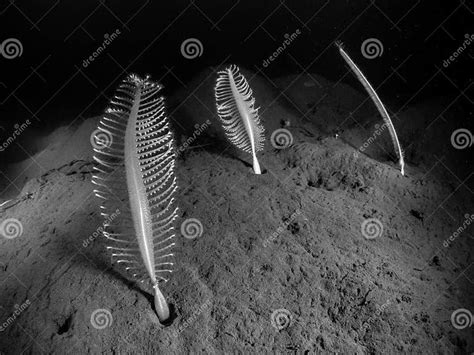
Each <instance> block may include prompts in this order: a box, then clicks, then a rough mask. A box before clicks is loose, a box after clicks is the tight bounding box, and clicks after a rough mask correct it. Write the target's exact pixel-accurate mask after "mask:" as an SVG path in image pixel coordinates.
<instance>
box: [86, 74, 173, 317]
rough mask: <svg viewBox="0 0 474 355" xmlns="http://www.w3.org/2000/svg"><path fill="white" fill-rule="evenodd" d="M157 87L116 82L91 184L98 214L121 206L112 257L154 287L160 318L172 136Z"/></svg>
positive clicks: (168, 263) (109, 228)
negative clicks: (106, 140) (107, 137)
mask: <svg viewBox="0 0 474 355" xmlns="http://www.w3.org/2000/svg"><path fill="white" fill-rule="evenodd" d="M160 89H161V85H159V84H158V83H155V82H152V81H151V80H149V77H146V78H144V79H141V78H140V77H138V76H137V75H134V74H132V75H129V76H128V77H127V78H126V79H125V80H123V82H122V83H121V84H120V86H119V88H118V89H117V93H116V95H115V97H114V98H113V99H112V100H111V102H110V108H108V109H107V110H106V114H105V115H104V116H103V117H102V119H101V120H100V123H99V127H98V129H99V130H102V131H104V132H108V133H109V134H110V136H111V138H112V139H111V142H110V144H108V145H107V146H105V147H103V148H102V149H98V148H95V149H94V151H95V153H96V154H95V156H94V160H95V161H96V166H95V171H96V173H95V174H94V176H93V182H94V183H95V184H97V185H99V189H97V190H95V193H96V195H97V197H99V198H100V199H101V200H102V204H101V209H102V215H103V216H104V217H106V218H107V217H108V216H109V215H110V214H111V212H112V211H115V210H116V209H117V208H118V209H120V212H121V213H120V218H115V219H113V220H108V222H107V224H106V231H105V232H104V235H105V236H106V237H107V238H108V239H109V240H110V241H111V243H112V245H110V246H109V247H107V248H108V249H109V250H110V251H111V252H112V256H113V258H114V259H115V260H116V261H117V263H119V264H123V265H125V269H126V270H127V271H129V272H130V273H131V274H132V275H133V276H134V277H136V278H137V279H138V280H140V281H145V280H147V281H149V282H150V283H151V284H152V285H153V288H154V296H155V308H156V312H157V315H158V317H159V319H160V321H165V320H166V319H167V318H168V317H169V307H168V304H167V302H166V300H165V297H164V296H163V293H162V292H161V289H160V287H159V285H160V281H167V280H168V277H169V275H170V273H171V272H172V267H173V253H172V248H173V246H174V245H175V243H174V239H175V234H174V222H175V220H176V218H177V210H178V208H177V207H176V201H175V198H174V195H175V193H176V190H177V188H178V186H177V183H176V177H175V172H174V170H175V161H176V155H175V151H174V147H173V145H174V138H173V134H172V132H171V130H170V126H169V120H168V118H167V116H166V115H165V107H164V98H163V97H161V96H159V95H158V93H159V91H160Z"/></svg>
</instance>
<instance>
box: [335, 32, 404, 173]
mask: <svg viewBox="0 0 474 355" xmlns="http://www.w3.org/2000/svg"><path fill="white" fill-rule="evenodd" d="M336 46H337V48H338V49H339V53H340V54H341V56H342V58H344V60H345V61H346V63H347V64H348V65H349V67H350V68H351V69H352V71H353V72H354V73H355V75H356V77H357V79H358V80H359V82H360V83H361V84H362V85H363V86H364V88H365V90H366V91H367V92H368V93H369V96H370V98H371V99H372V101H373V102H374V104H375V106H376V107H377V110H378V111H379V112H380V115H381V116H382V118H383V120H384V122H385V124H386V125H387V127H388V131H389V132H390V136H391V137H392V143H393V146H394V148H395V153H396V154H397V158H398V163H399V165H400V171H401V173H402V175H405V161H404V160H403V152H402V148H401V147H400V142H399V141H398V136H397V132H396V131H395V127H394V126H393V124H392V121H391V120H390V116H389V114H388V112H387V110H386V109H385V106H384V105H383V103H382V101H381V100H380V98H379V96H378V95H377V93H376V92H375V90H374V88H373V87H372V85H370V83H369V81H368V80H367V79H366V77H365V76H364V74H362V71H361V70H360V69H359V68H358V67H357V65H355V63H354V62H353V61H352V59H351V58H350V57H349V55H348V54H347V53H346V52H345V51H344V48H343V44H342V42H340V41H337V42H336Z"/></svg>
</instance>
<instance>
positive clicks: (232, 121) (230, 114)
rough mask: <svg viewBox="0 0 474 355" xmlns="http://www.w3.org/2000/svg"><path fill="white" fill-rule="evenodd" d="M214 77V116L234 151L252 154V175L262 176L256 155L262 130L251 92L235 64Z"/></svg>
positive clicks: (263, 130)
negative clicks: (216, 115)
mask: <svg viewBox="0 0 474 355" xmlns="http://www.w3.org/2000/svg"><path fill="white" fill-rule="evenodd" d="M217 74H218V75H219V76H218V78H217V82H216V87H215V97H216V105H217V114H218V115H219V117H220V119H221V121H222V125H223V127H224V130H225V133H226V136H227V138H228V139H229V140H230V142H231V143H233V144H234V145H235V146H236V147H237V148H239V149H242V150H243V151H244V152H247V153H250V154H252V158H253V171H254V172H255V174H261V173H262V172H261V169H260V164H259V163H258V160H257V154H256V153H257V152H258V151H260V150H263V143H264V142H265V134H264V133H265V128H264V127H263V125H261V124H260V117H259V115H258V108H254V104H255V98H254V97H253V96H252V94H253V92H252V89H251V88H250V86H249V84H248V83H247V80H246V79H245V78H244V76H243V75H242V74H240V71H239V68H238V67H237V66H236V65H231V66H230V67H229V68H226V69H225V70H222V71H220V72H218V73H217Z"/></svg>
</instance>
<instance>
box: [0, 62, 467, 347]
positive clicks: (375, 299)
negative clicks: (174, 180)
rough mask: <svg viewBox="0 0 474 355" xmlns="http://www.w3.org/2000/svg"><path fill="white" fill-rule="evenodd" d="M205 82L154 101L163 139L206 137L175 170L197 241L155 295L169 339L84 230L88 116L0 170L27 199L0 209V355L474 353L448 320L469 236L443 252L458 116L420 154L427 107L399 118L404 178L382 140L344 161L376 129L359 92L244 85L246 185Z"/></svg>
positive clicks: (101, 245)
mask: <svg viewBox="0 0 474 355" xmlns="http://www.w3.org/2000/svg"><path fill="white" fill-rule="evenodd" d="M246 73H248V72H246ZM211 74H212V71H211V70H209V71H205V72H203V73H201V74H200V75H199V76H198V77H196V79H195V81H194V82H193V83H191V84H190V85H188V90H189V91H183V92H178V93H176V94H175V95H173V96H172V97H169V98H168V100H169V106H170V107H169V111H173V115H172V120H173V121H174V123H175V125H176V130H177V136H178V140H179V138H182V140H184V141H185V140H186V137H188V136H189V135H190V132H188V131H186V127H191V128H190V130H191V131H192V130H193V129H194V125H195V124H202V123H204V122H206V121H207V120H209V121H210V122H211V124H210V125H209V127H207V128H206V130H205V131H203V132H202V134H201V135H200V136H199V137H198V139H197V140H196V141H194V142H193V146H200V148H196V149H188V150H186V151H185V152H183V153H182V154H180V156H179V160H178V165H177V174H178V181H179V185H180V190H179V196H178V199H179V204H180V207H181V208H180V212H179V213H180V220H179V223H181V222H182V221H184V220H186V219H189V218H196V219H198V220H199V221H200V222H201V224H202V226H203V231H202V234H201V235H200V236H199V237H197V238H195V239H187V238H184V237H181V236H180V238H179V242H178V247H177V248H176V250H177V269H176V271H175V272H174V274H173V277H172V278H171V280H170V281H169V282H168V283H167V284H166V285H165V286H164V288H163V291H164V293H165V294H166V296H167V297H168V300H169V302H170V303H171V305H172V312H173V316H172V321H171V322H170V324H167V325H165V326H163V325H161V324H160V323H159V321H158V319H157V317H156V314H155V312H154V310H153V308H152V303H153V301H152V296H151V293H150V292H151V290H150V289H148V288H147V287H145V286H142V285H137V284H135V283H134V282H133V281H131V280H129V279H128V278H127V277H125V276H124V274H123V273H122V271H121V269H120V268H118V267H117V266H115V265H112V263H111V262H110V258H109V256H108V254H107V253H106V251H105V247H106V245H107V242H106V241H105V240H104V239H105V238H103V237H102V236H101V235H100V233H98V231H99V232H100V229H99V228H100V227H101V225H102V222H103V221H102V218H101V217H100V215H99V213H98V208H97V200H96V199H95V197H94V194H93V188H94V187H93V185H92V184H91V181H90V180H91V173H92V166H93V164H92V150H91V147H90V140H89V137H90V134H91V132H92V131H93V130H94V129H95V128H96V126H97V121H98V118H97V117H94V118H90V119H87V120H84V121H83V122H81V124H79V125H75V126H74V127H69V128H59V129H58V130H57V131H56V132H55V133H53V134H52V135H51V136H50V140H49V142H48V138H46V143H44V142H43V143H44V145H45V146H46V148H44V149H42V150H41V151H38V153H37V154H36V155H35V156H34V162H33V161H31V160H28V161H23V162H19V163H16V164H14V165H12V166H10V167H9V168H8V170H7V171H5V175H6V176H7V177H17V176H18V180H17V181H19V182H21V183H22V184H23V182H24V185H22V186H23V187H22V188H21V189H22V191H21V193H20V194H19V195H17V194H13V192H12V191H11V190H9V189H7V190H6V191H5V194H4V196H2V202H3V201H4V200H11V201H10V202H8V203H6V204H4V205H2V207H0V211H1V214H0V217H1V219H2V220H3V219H5V218H17V219H18V220H20V221H21V222H22V225H23V228H24V230H23V233H22V235H21V236H20V237H17V238H15V239H10V240H7V239H0V283H1V285H2V287H1V288H0V299H1V308H0V316H1V317H0V320H1V321H2V322H6V323H3V325H2V328H1V332H0V351H1V352H2V353H5V354H17V353H22V352H23V353H32V354H38V353H55V354H56V353H57V354H61V353H66V352H67V353H78V354H83V353H84V354H85V353H176V354H182V353H196V352H205V353H217V354H219V353H232V352H237V351H241V352H244V353H265V352H278V353H286V352H288V353H295V352H298V353H358V354H363V353H440V354H447V353H469V352H472V351H474V341H473V337H472V327H471V328H470V327H463V328H462V329H458V328H461V327H458V328H456V327H454V326H453V323H452V321H451V317H452V315H453V312H454V311H456V310H458V309H466V310H471V312H472V311H473V310H474V302H473V300H474V297H473V296H474V291H473V287H472V281H473V280H474V269H473V266H472V262H473V256H472V250H473V239H472V234H473V233H472V232H473V228H472V225H470V226H469V227H468V228H467V229H466V230H465V231H463V233H461V234H459V236H457V237H456V238H453V240H451V241H449V243H447V242H446V240H447V239H448V238H449V236H451V235H452V234H453V232H454V231H456V230H457V229H458V228H459V226H461V225H462V224H463V221H464V220H465V215H466V214H468V213H471V214H472V211H474V209H473V205H474V203H473V202H474V201H473V199H472V190H473V189H474V184H473V179H472V177H471V175H469V174H470V172H469V169H470V167H471V166H472V157H470V156H469V154H468V152H466V151H458V150H455V149H453V148H452V146H451V143H450V133H451V132H452V130H453V127H457V126H456V120H457V119H458V118H459V117H458V113H457V112H450V111H448V112H446V113H444V115H445V117H449V118H450V120H446V121H445V122H444V123H442V124H444V125H446V127H444V129H440V130H439V132H441V133H439V136H429V135H430V132H425V134H426V135H427V136H428V137H429V139H423V140H415V139H414V137H413V135H414V133H413V132H417V131H421V130H423V128H424V127H426V125H427V122H430V120H432V118H433V117H436V115H437V114H439V112H441V111H442V105H441V104H439V105H437V104H433V103H429V104H426V105H420V106H416V107H410V108H409V109H407V110H406V111H403V112H401V113H399V114H398V117H399V120H400V122H401V120H402V119H403V122H409V124H406V125H401V124H400V123H398V121H395V122H394V125H395V126H397V129H398V127H399V131H398V132H399V138H400V141H401V144H402V146H403V147H404V148H405V156H406V161H407V169H406V176H402V175H401V174H400V171H399V169H398V166H397V165H396V164H395V163H393V157H392V156H390V154H389V153H388V152H391V151H392V150H391V145H390V144H391V142H390V138H389V136H387V132H385V133H384V134H382V135H380V136H379V137H378V138H377V141H376V142H375V143H374V144H371V145H370V146H369V147H368V148H367V149H366V150H365V151H364V152H363V153H360V152H359V154H355V153H356V152H357V148H358V147H360V146H362V145H363V143H364V142H365V141H366V140H367V139H368V138H369V137H370V136H371V135H372V134H373V131H374V124H376V123H380V117H379V116H378V115H377V112H376V111H375V109H374V108H373V107H372V106H371V105H369V104H368V103H367V104H364V105H362V106H360V103H361V102H363V101H364V100H365V99H366V97H365V96H364V95H363V94H361V93H359V92H357V91H355V90H354V89H352V88H350V87H349V86H347V85H344V84H338V85H334V83H331V82H329V81H327V80H325V79H324V78H321V77H318V76H317V75H312V76H311V77H312V78H317V80H318V85H314V83H313V82H312V78H311V77H309V76H303V77H301V78H299V79H298V80H295V77H284V78H280V79H278V80H276V81H275V82H276V83H277V84H278V85H279V86H280V87H285V88H288V89H287V90H286V96H287V98H286V99H285V100H283V99H282V96H281V95H280V91H279V89H278V88H274V87H273V86H272V85H270V84H269V83H267V82H266V81H265V80H264V79H262V78H260V77H259V76H255V77H254V78H253V79H252V80H251V86H252V88H253V90H254V93H255V96H256V97H257V104H258V105H259V106H261V107H262V108H264V109H262V110H261V116H262V120H263V123H264V125H265V128H266V136H267V142H266V144H265V149H264V151H263V153H261V154H260V155H259V159H260V164H261V165H262V170H264V173H263V174H262V175H260V176H258V175H255V174H253V172H252V170H251V160H250V159H249V158H248V156H246V155H243V154H240V153H239V152H238V151H236V150H235V149H234V148H233V147H232V146H231V145H230V144H228V143H227V142H226V141H225V138H224V135H223V131H222V129H221V127H220V125H219V123H218V120H217V117H216V116H215V115H212V114H211V113H210V111H209V110H208V109H207V108H206V106H207V107H208V108H209V107H210V108H212V107H214V101H213V100H214V98H213V91H212V88H213V84H214V80H215V77H214V76H213V75H211ZM246 76H247V77H251V75H246ZM290 83H291V85H290ZM190 92H193V95H192V96H189V97H188V94H189V93H190ZM180 102H182V103H183V104H182V105H179V103H180ZM358 106H360V108H358V109H357V110H355V109H356V108H357V107H358ZM348 113H352V114H353V117H354V118H355V119H356V120H357V122H358V123H355V121H354V120H348V119H347V117H348ZM282 120H284V121H288V122H289V123H290V125H289V126H287V129H288V130H289V131H290V132H291V134H292V136H293V141H294V142H293V145H292V146H291V147H289V148H286V149H281V150H278V149H274V148H273V146H272V145H271V144H270V142H269V137H270V134H271V133H272V132H273V131H274V130H275V129H277V128H279V127H280V126H281V121H282ZM397 123H398V125H397ZM183 127H185V128H184V129H183ZM466 162H471V163H470V164H469V163H466ZM7 185H8V181H7V180H5V181H2V187H3V186H7ZM2 189H3V188H2ZM368 219H376V220H378V221H380V223H381V225H382V227H383V230H382V231H381V233H380V234H378V235H377V236H376V237H375V238H366V237H364V235H363V233H362V231H361V226H362V224H363V223H364V221H366V220H368ZM178 226H179V224H178ZM178 229H179V228H178ZM178 232H179V230H178ZM446 245H447V246H446ZM5 324H6V326H5Z"/></svg>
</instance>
